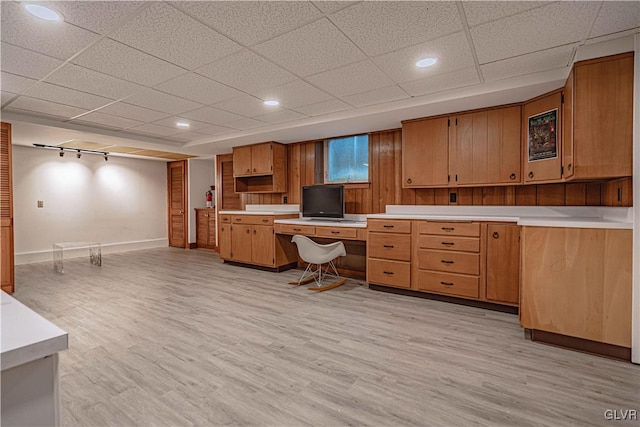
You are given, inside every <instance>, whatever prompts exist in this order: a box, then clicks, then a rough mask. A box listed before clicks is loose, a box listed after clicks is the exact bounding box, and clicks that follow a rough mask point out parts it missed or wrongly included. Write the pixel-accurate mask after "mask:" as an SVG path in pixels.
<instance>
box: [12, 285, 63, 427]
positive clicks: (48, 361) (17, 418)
mask: <svg viewBox="0 0 640 427" xmlns="http://www.w3.org/2000/svg"><path fill="white" fill-rule="evenodd" d="M0 311H1V315H0V322H1V323H0V333H1V334H2V337H1V339H0V353H1V356H0V357H1V359H2V363H1V365H2V392H1V394H2V406H1V413H0V417H1V418H2V424H3V425H7V426H35V425H47V426H52V425H59V424H60V400H59V392H58V352H60V351H62V350H66V349H67V348H69V344H68V335H67V333H66V332H65V331H63V330H62V329H60V328H59V327H57V326H56V325H54V324H53V323H51V322H49V321H48V320H47V319H45V318H44V317H42V316H40V315H39V314H38V313H36V312H35V311H33V310H31V309H30V308H29V307H27V306H25V305H24V304H22V303H21V302H19V301H18V300H16V299H15V298H13V297H12V296H10V295H8V294H6V293H4V292H0Z"/></svg>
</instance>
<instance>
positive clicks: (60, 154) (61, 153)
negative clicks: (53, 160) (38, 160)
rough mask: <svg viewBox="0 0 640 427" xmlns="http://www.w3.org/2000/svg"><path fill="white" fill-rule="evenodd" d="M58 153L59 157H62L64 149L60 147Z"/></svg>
mask: <svg viewBox="0 0 640 427" xmlns="http://www.w3.org/2000/svg"><path fill="white" fill-rule="evenodd" d="M58 155H59V156H60V157H64V150H63V149H62V148H61V149H60V152H59V153H58Z"/></svg>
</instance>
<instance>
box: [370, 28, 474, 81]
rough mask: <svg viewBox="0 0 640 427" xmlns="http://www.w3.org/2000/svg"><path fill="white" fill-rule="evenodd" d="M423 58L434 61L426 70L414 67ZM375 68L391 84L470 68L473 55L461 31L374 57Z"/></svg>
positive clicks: (472, 62) (472, 63)
mask: <svg viewBox="0 0 640 427" xmlns="http://www.w3.org/2000/svg"><path fill="white" fill-rule="evenodd" d="M426 57H434V58H437V59H438V63H437V64H436V65H434V66H432V67H429V68H418V67H416V62H417V61H418V60H419V59H422V58H426ZM374 61H375V62H376V64H378V66H379V67H380V68H381V69H382V71H384V72H385V73H387V75H388V76H389V77H391V78H392V79H393V80H394V81H396V82H398V83H400V82H407V81H411V80H417V79H420V78H424V77H427V76H434V75H437V74H442V73H446V72H450V71H453V70H459V69H462V68H466V67H470V66H472V65H474V60H473V55H472V54H471V49H470V48H469V43H468V42H467V37H466V36H465V34H464V33H463V32H462V31H461V32H459V33H456V34H452V35H449V36H445V37H442V38H440V39H437V40H432V41H429V42H426V43H422V44H419V45H417V46H411V47H407V48H404V49H401V50H398V51H396V52H391V53H388V54H386V55H382V56H378V57H377V58H374Z"/></svg>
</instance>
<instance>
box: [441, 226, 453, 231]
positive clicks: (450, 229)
mask: <svg viewBox="0 0 640 427" xmlns="http://www.w3.org/2000/svg"><path fill="white" fill-rule="evenodd" d="M442 230H444V231H453V230H455V228H454V227H442Z"/></svg>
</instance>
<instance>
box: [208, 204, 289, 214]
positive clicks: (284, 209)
mask: <svg viewBox="0 0 640 427" xmlns="http://www.w3.org/2000/svg"><path fill="white" fill-rule="evenodd" d="M218 214H222V215H292V214H296V215H299V214H300V205H247V206H245V210H243V211H228V210H227V211H220V212H218Z"/></svg>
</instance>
